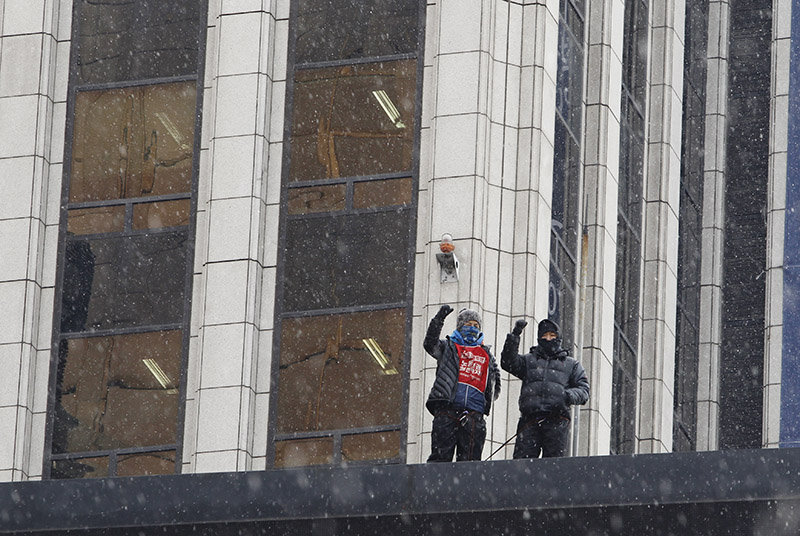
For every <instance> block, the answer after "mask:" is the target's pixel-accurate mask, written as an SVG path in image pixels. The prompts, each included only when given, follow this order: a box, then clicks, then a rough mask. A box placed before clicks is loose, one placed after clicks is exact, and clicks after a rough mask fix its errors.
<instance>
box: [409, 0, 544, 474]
mask: <svg viewBox="0 0 800 536" xmlns="http://www.w3.org/2000/svg"><path fill="white" fill-rule="evenodd" d="M427 15H428V16H427V23H426V36H427V37H426V43H427V46H426V53H425V67H424V70H425V78H424V82H423V86H424V90H423V91H424V97H423V110H422V116H423V119H422V147H421V162H420V194H419V219H418V231H417V237H418V240H417V264H416V266H417V273H416V278H415V306H414V315H415V320H414V335H415V336H414V337H413V338H412V343H413V345H414V346H413V348H412V363H411V371H412V372H411V392H410V399H411V403H410V419H409V423H410V424H409V437H408V460H409V461H410V462H414V461H424V460H425V459H426V457H427V455H428V453H429V452H430V428H431V422H432V417H431V416H430V415H429V414H428V413H427V411H426V410H425V409H424V402H425V399H426V397H427V394H428V391H429V390H430V387H431V385H432V383H433V379H434V377H435V370H436V363H435V361H434V360H433V359H431V358H429V357H428V356H426V354H425V353H424V350H423V349H422V344H421V343H422V338H423V337H424V334H425V330H426V328H427V325H428V322H429V321H430V319H431V318H432V317H433V315H434V314H435V313H436V311H437V310H438V308H439V306H440V304H442V303H448V304H450V305H452V306H453V307H454V308H455V309H456V311H457V310H458V309H460V308H462V307H470V308H473V309H476V310H478V311H479V312H480V313H481V314H482V316H483V332H484V333H485V335H486V340H487V342H488V343H490V344H492V345H493V346H494V349H495V351H496V353H499V351H500V349H501V347H502V343H503V341H504V339H505V335H506V333H508V331H509V330H510V328H511V324H512V322H511V320H512V317H514V318H517V317H522V316H528V317H529V318H531V317H532V318H539V319H541V318H543V317H544V315H546V312H547V275H548V270H547V266H548V262H547V259H548V256H549V228H550V223H549V222H550V198H551V196H552V194H551V191H550V184H551V177H552V159H553V141H552V139H553V135H552V133H553V126H554V115H553V113H554V108H555V82H554V80H555V72H556V65H557V64H556V58H557V38H558V23H557V21H558V2H557V1H552V0H551V1H549V2H546V1H537V2H523V3H522V4H520V3H519V2H510V1H508V0H444V1H442V2H439V3H437V4H430V5H429V6H428V13H427ZM540 181H541V183H540ZM540 184H541V188H540ZM443 233H450V234H451V235H453V237H454V239H455V245H456V255H457V257H458V258H459V260H460V262H461V268H460V280H459V281H458V282H457V283H441V282H440V275H439V267H438V264H437V262H436V257H435V253H436V252H437V251H438V244H439V240H440V238H441V236H442V234H443ZM454 327H455V314H454V315H453V316H452V317H451V318H448V320H447V322H446V323H445V328H444V331H445V332H448V331H450V330H452V329H453V328H454ZM497 358H498V360H499V355H497ZM504 380H505V381H504V382H503V395H502V398H501V399H500V400H498V401H497V402H496V403H495V405H494V406H493V410H492V416H491V418H490V420H489V422H488V423H487V428H488V439H487V444H486V447H485V448H484V457H488V456H489V454H490V453H491V452H492V451H493V450H494V446H495V445H499V444H501V443H503V442H504V441H505V439H506V438H507V437H508V436H509V435H511V434H513V430H514V429H515V427H516V420H517V418H518V413H517V411H516V403H517V395H518V393H519V386H517V387H516V390H515V389H514V387H513V386H510V384H509V382H508V381H507V380H508V377H507V375H505V374H504ZM509 408H511V411H509ZM508 452H510V451H508ZM506 455H507V453H498V454H497V455H496V456H495V458H501V457H505V456H506Z"/></svg>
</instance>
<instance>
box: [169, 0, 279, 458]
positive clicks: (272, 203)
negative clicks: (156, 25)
mask: <svg viewBox="0 0 800 536" xmlns="http://www.w3.org/2000/svg"><path fill="white" fill-rule="evenodd" d="M288 13H289V0H281V1H277V2H272V1H267V0H264V1H255V2H224V1H221V0H210V2H209V19H208V20H209V28H208V47H207V53H206V76H205V93H204V106H203V109H204V116H203V132H202V141H201V144H202V148H201V151H202V152H201V169H200V189H199V199H198V216H197V222H198V225H197V249H196V256H195V278H194V295H193V310H192V333H191V335H192V343H191V345H190V356H189V374H188V385H187V403H186V404H187V405H186V424H185V437H184V471H187V472H190V471H193V472H213V471H241V470H250V469H254V468H261V467H263V466H264V461H265V457H266V426H267V421H268V419H267V409H268V408H267V400H268V392H269V369H270V367H269V363H270V358H271V335H272V317H271V315H272V310H273V307H274V290H273V289H274V285H275V265H276V261H275V259H276V253H277V245H276V244H277V228H278V200H279V197H280V159H281V150H280V144H281V142H282V138H283V102H284V98H285V78H286V57H287V52H286V51H287V47H286V46H287V41H288ZM276 166H277V167H276ZM262 291H263V292H265V293H266V295H264V296H262Z"/></svg>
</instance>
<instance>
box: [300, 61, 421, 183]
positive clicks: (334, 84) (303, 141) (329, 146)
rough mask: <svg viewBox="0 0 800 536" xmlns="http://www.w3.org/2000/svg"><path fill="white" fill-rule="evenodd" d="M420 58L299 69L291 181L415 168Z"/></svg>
mask: <svg viewBox="0 0 800 536" xmlns="http://www.w3.org/2000/svg"><path fill="white" fill-rule="evenodd" d="M416 74H417V62H416V60H404V61H393V62H385V63H371V64H363V65H347V66H343V67H330V68H324V69H306V70H298V71H297V72H296V73H295V82H294V103H293V113H292V134H291V136H292V137H291V157H290V169H289V180H290V181H292V182H294V181H307V180H315V179H325V178H335V177H352V176H360V175H373V174H379V173H392V172H398V171H406V170H410V169H411V164H412V156H413V147H414V131H415V125H414V101H415V92H416V84H417V80H416Z"/></svg>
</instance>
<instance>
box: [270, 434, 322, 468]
mask: <svg viewBox="0 0 800 536" xmlns="http://www.w3.org/2000/svg"><path fill="white" fill-rule="evenodd" d="M329 463H333V438H330V437H319V438H314V439H293V440H291V441H278V442H276V443H275V467H303V466H306V465H322V464H329Z"/></svg>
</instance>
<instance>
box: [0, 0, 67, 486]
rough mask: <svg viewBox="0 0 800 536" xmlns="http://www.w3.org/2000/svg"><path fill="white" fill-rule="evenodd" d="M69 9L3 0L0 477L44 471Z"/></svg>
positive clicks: (44, 1) (46, 2)
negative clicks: (4, 0) (43, 459)
mask: <svg viewBox="0 0 800 536" xmlns="http://www.w3.org/2000/svg"><path fill="white" fill-rule="evenodd" d="M71 19H72V2H71V1H70V0H32V1H30V2H18V1H14V2H2V3H0V118H2V122H3V125H4V127H5V128H4V129H3V131H2V133H0V184H1V185H2V192H3V193H2V195H0V304H2V313H0V370H1V371H2V373H0V481H11V480H27V479H31V478H39V477H41V474H42V456H43V448H44V430H45V417H46V412H47V385H48V372H49V364H50V345H51V338H52V331H51V326H52V317H53V296H54V285H55V273H56V252H57V249H58V223H59V207H60V201H61V174H62V162H63V154H64V128H65V117H66V100H67V79H68V73H69V43H70V24H71ZM20 200H23V202H20Z"/></svg>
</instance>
